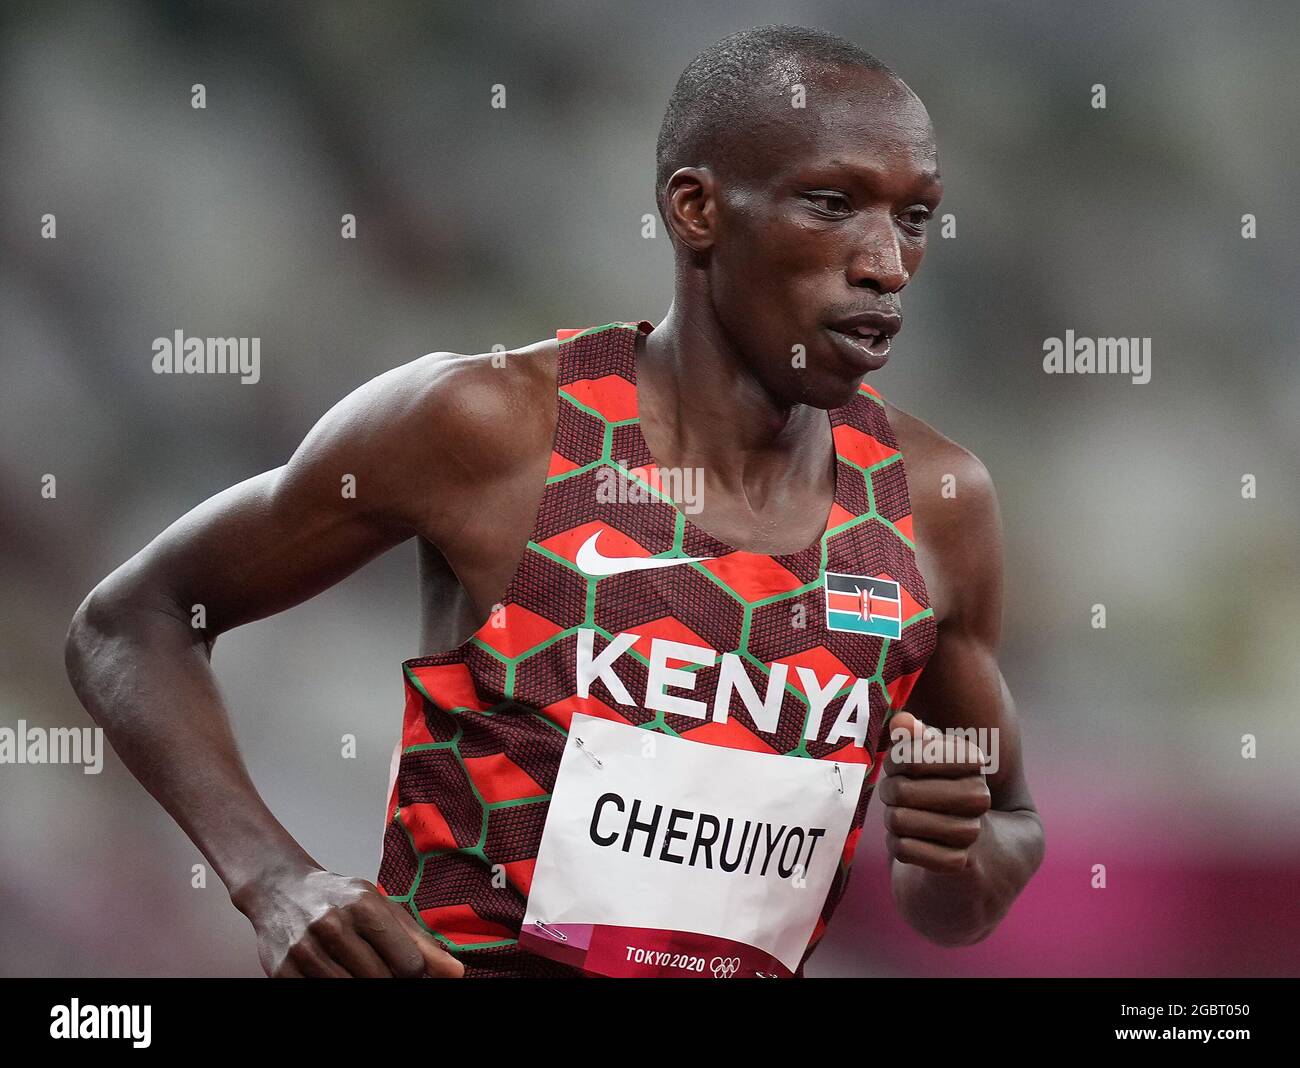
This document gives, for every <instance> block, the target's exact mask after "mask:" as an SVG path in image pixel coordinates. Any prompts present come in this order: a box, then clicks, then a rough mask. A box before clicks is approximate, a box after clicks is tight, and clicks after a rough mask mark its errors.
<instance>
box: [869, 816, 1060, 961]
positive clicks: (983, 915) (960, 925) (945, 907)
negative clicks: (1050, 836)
mask: <svg viewBox="0 0 1300 1068" xmlns="http://www.w3.org/2000/svg"><path fill="white" fill-rule="evenodd" d="M981 820H982V822H983V827H982V829H981V830H980V835H979V838H978V839H977V840H976V842H975V844H974V845H973V846H972V847H971V850H970V858H969V862H968V863H967V866H966V868H965V869H964V870H963V871H960V872H956V873H945V872H937V871H930V870H929V869H927V868H923V867H920V866H919V865H916V864H904V863H901V862H900V861H897V860H895V861H894V862H893V870H892V873H891V882H892V886H893V893H894V901H895V903H896V904H897V905H898V910H899V912H901V913H902V915H903V917H904V919H906V920H907V922H908V923H909V924H911V926H912V927H914V928H915V929H916V930H917V931H919V932H920V933H921V934H923V935H925V937H926V938H929V939H930V940H931V941H933V942H937V943H939V944H940V945H947V946H964V945H971V944H973V943H975V942H978V941H980V940H981V939H983V938H985V937H987V936H988V935H989V934H991V933H992V931H993V930H994V928H996V927H997V925H998V924H999V923H1000V922H1001V920H1002V917H1003V916H1005V915H1006V914H1007V911H1008V910H1009V909H1010V908H1011V905H1012V902H1014V901H1015V899H1016V897H1017V895H1018V894H1019V893H1020V891H1021V890H1023V889H1024V887H1025V884H1027V883H1028V882H1029V879H1030V877H1031V876H1032V875H1033V874H1034V872H1035V871H1037V870H1038V865H1039V864H1040V863H1041V862H1042V859H1043V848H1044V847H1043V828H1042V824H1041V823H1040V822H1039V820H1038V815H1037V813H1035V812H1032V811H1012V812H1000V811H998V810H996V809H995V810H993V811H990V812H986V813H985V814H984V815H983V816H982V817H981Z"/></svg>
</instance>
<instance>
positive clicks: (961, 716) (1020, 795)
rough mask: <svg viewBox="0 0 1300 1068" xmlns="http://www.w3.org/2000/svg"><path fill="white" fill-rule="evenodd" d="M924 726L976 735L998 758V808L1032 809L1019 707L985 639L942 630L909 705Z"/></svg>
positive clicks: (992, 778) (994, 776) (991, 781)
mask: <svg viewBox="0 0 1300 1068" xmlns="http://www.w3.org/2000/svg"><path fill="white" fill-rule="evenodd" d="M907 710H908V711H909V712H911V713H912V714H913V715H915V716H916V717H917V718H918V719H920V720H922V721H923V722H924V723H927V724H930V725H932V726H935V727H940V728H943V729H945V730H948V729H963V728H964V729H974V730H975V731H976V732H977V733H976V735H975V739H974V740H975V741H976V742H977V743H978V744H979V745H980V747H981V748H982V749H984V750H986V754H985V755H986V756H992V755H995V756H996V758H997V764H996V768H997V770H996V771H994V772H992V773H990V774H989V776H988V786H989V793H990V795H991V796H992V799H993V807H994V808H996V809H999V810H1002V811H1010V810H1012V809H1025V808H1029V809H1032V808H1033V807H1034V804H1033V799H1032V798H1031V797H1030V794H1029V787H1028V784H1027V783H1026V781H1025V773H1024V764H1023V761H1022V757H1021V746H1020V727H1019V723H1018V719H1017V715H1016V708H1015V702H1014V701H1013V700H1012V698H1011V692H1010V690H1008V688H1007V684H1006V680H1005V679H1003V677H1002V671H1001V669H1000V668H999V667H998V662H997V656H996V654H995V651H994V649H993V648H992V647H991V646H990V645H989V643H988V642H986V641H985V640H983V639H982V638H981V637H980V636H979V635H976V634H972V633H970V632H969V631H964V630H961V629H959V628H957V627H948V628H945V626H944V625H942V624H941V625H940V627H939V638H938V643H937V645H936V647H935V651H934V654H933V655H932V656H931V657H930V661H929V663H927V664H926V667H925V670H924V671H923V672H922V673H921V677H920V679H919V680H917V684H916V687H915V688H914V689H913V691H912V693H911V696H910V697H909V699H908V702H907Z"/></svg>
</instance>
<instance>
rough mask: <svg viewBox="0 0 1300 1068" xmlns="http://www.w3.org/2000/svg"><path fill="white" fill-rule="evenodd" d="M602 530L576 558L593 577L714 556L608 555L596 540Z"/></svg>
mask: <svg viewBox="0 0 1300 1068" xmlns="http://www.w3.org/2000/svg"><path fill="white" fill-rule="evenodd" d="M601 533H602V531H599V530H598V531H596V533H595V534H593V535H592V536H591V537H590V538H588V539H587V540H586V541H584V542H583V543H582V548H580V549H579V550H578V555H577V557H576V558H575V560H574V563H576V564H577V565H578V567H579V569H580V570H582V571H584V572H585V573H586V574H588V575H591V576H593V577H596V578H599V577H600V576H602V575H621V574H623V573H624V572H625V571H653V570H654V569H655V568H659V567H676V566H677V565H678V564H698V563H699V562H700V561H701V560H712V559H713V557H712V556H676V557H673V558H672V559H671V560H660V559H657V558H655V557H646V556H606V555H605V554H604V553H602V552H601V551H600V550H599V549H597V548H596V540H597V539H598V538H599V537H600V535H601Z"/></svg>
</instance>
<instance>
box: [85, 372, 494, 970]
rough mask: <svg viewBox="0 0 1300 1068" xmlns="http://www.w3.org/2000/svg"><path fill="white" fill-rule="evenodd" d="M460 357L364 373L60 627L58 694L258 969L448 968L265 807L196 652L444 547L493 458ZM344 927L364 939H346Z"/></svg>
mask: <svg viewBox="0 0 1300 1068" xmlns="http://www.w3.org/2000/svg"><path fill="white" fill-rule="evenodd" d="M476 360H477V358H474V357H450V356H446V355H445V354H442V355H434V356H428V357H424V358H422V359H421V360H417V361H414V362H413V363H411V364H408V365H406V366H405V367H401V368H397V369H395V370H394V371H391V372H389V373H387V374H385V375H382V376H380V377H379V378H377V379H375V380H373V381H371V382H369V383H367V384H366V385H365V386H363V387H361V388H360V389H358V390H357V391H356V392H355V393H353V394H351V395H350V396H349V397H347V398H346V399H345V400H343V401H342V402H340V403H339V404H338V405H337V406H335V408H333V409H332V410H331V411H330V412H329V413H327V414H326V415H325V416H324V417H323V418H322V419H321V420H320V422H319V423H318V424H317V425H316V426H315V427H314V428H313V429H312V431H311V432H310V433H309V434H308V436H307V438H306V439H305V440H304V441H303V443H302V445H301V446H300V447H299V448H298V449H297V451H296V452H295V453H294V455H293V457H292V458H291V459H290V460H289V462H288V463H287V464H286V465H285V466H284V467H281V468H279V469H277V470H274V471H268V472H266V473H264V474H261V475H258V476H256V477H254V478H251V479H249V480H248V481H246V482H243V483H240V484H239V485H237V486H234V487H232V488H231V489H228V490H226V491H225V492H223V493H220V494H218V495H217V496H215V497H213V498H211V499H210V500H208V501H206V502H204V503H203V504H201V505H199V506H198V507H197V508H195V509H194V510H193V511H191V512H190V513H188V514H187V515H185V516H184V517H183V518H181V519H180V520H178V521H177V522H176V523H174V524H172V525H171V526H170V527H168V528H167V530H165V531H164V532H163V533H162V534H160V535H159V536H158V537H157V538H155V539H154V541H152V542H151V543H150V544H149V545H148V546H147V547H145V548H144V549H143V550H142V551H141V552H139V553H138V554H137V555H136V556H134V557H133V558H132V559H130V560H129V561H127V562H126V563H125V564H123V565H122V566H121V567H119V568H118V569H117V570H116V571H114V572H113V573H112V574H111V575H109V576H108V577H107V578H106V579H104V580H103V581H102V582H101V583H100V584H99V585H98V586H96V587H95V589H94V590H93V591H92V592H91V594H90V595H89V596H88V597H87V598H86V600H85V602H84V603H83V604H82V605H81V607H80V608H79V609H78V610H77V613H76V615H75V617H74V618H73V621H72V624H71V627H70V629H69V633H68V640H67V646H66V659H67V666H68V674H69V677H70V679H71V680H72V683H73V686H74V688H75V689H76V691H77V694H78V696H79V697H80V698H81V700H82V702H83V704H84V705H85V706H86V708H87V710H88V711H89V713H90V715H91V716H92V718H93V719H94V720H95V721H96V723H98V724H99V725H100V726H101V727H103V729H104V732H105V734H106V735H107V736H108V738H109V740H110V742H111V743H112V744H113V747H114V749H115V750H116V751H117V753H118V755H119V756H120V757H121V759H122V760H123V762H124V763H125V764H126V766H127V767H128V768H129V769H130V771H131V772H132V773H133V774H134V775H135V776H136V778H137V779H138V780H139V781H140V782H141V784H142V785H143V786H144V787H145V788H146V789H147V790H148V791H149V793H150V794H152V795H153V796H154V797H155V798H156V799H157V800H158V801H159V802H160V803H161V804H162V805H163V806H164V808H166V810H167V811H168V812H169V813H170V814H171V816H172V817H173V818H174V819H175V820H176V822H177V823H178V824H179V825H180V826H181V828H182V829H183V830H184V831H185V832H186V834H188V835H189V837H190V839H191V840H192V841H193V842H194V844H195V845H196V846H197V847H198V849H199V850H200V851H201V852H202V853H203V855H204V856H205V857H206V858H207V859H208V861H209V862H210V863H211V865H212V867H213V869H214V870H215V871H216V872H217V874H218V875H219V876H220V878H221V879H222V880H223V882H224V883H225V884H226V886H227V888H228V889H229V891H230V893H231V899H232V901H233V902H234V904H235V905H236V907H237V908H239V909H240V910H241V911H243V912H244V913H245V914H246V915H248V916H249V918H250V919H251V920H252V921H253V923H254V926H255V928H257V929H258V934H259V952H260V954H261V957H262V963H263V966H264V968H266V970H267V971H268V972H269V973H273V974H358V973H365V974H386V973H388V972H391V973H393V974H415V973H418V972H419V971H422V970H425V967H426V966H427V969H428V970H429V971H430V972H431V973H435V972H440V973H442V974H451V973H454V972H458V971H459V965H457V964H455V962H453V961H451V960H450V958H447V957H446V955H445V954H442V953H441V951H440V950H439V949H438V948H437V947H436V946H435V945H434V944H433V941H432V939H428V938H427V936H423V935H421V932H419V930H418V928H417V927H416V925H415V924H414V922H413V920H411V917H410V916H409V915H407V916H405V918H404V919H403V917H402V916H401V915H399V913H400V912H401V910H400V909H397V908H396V906H391V905H389V903H387V902H386V901H384V899H382V898H381V897H380V896H379V895H378V894H377V893H375V890H374V887H373V886H371V885H370V884H368V883H364V882H363V881H361V880H344V879H342V878H341V877H339V876H333V875H330V874H329V873H324V872H323V871H322V869H321V866H320V865H319V864H317V863H316V861H315V860H314V859H313V858H312V857H311V856H309V855H308V854H307V853H306V851H305V850H304V849H303V848H302V847H301V846H300V845H299V844H298V843H297V842H296V841H295V840H294V839H293V837H292V836H291V835H290V834H289V832H288V831H287V830H286V829H285V828H284V827H283V826H282V825H281V824H280V823H279V822H278V821H277V820H276V818H275V817H274V815H273V814H272V813H271V812H270V811H269V809H268V808H267V806H266V805H265V803H264V802H263V800H262V798H261V797H260V796H259V794H258V792H257V790H256V788H255V787H254V785H253V783H252V781H251V779H250V778H249V775H248V772H247V770H246V768H245V766H244V763H243V760H242V759H241V758H240V755H239V752H238V748H237V746H236V743H235V739H234V736H233V734H232V732H231V728H230V721H229V717H228V715H227V712H226V709H225V707H224V705H223V702H222V699H221V695H220V692H219V690H218V687H217V682H216V679H215V677H214V675H213V671H212V667H211V663H210V659H211V654H212V648H213V645H214V643H215V642H216V640H217V637H218V635H220V634H221V633H223V632H224V631H227V630H230V629H231V628H233V627H236V626H239V625H241V624H244V623H248V622H250V621H252V620H256V619H261V618H263V617H265V616H268V615H271V614H273V613H275V612H280V611H283V610H284V609H286V608H289V607H291V606H293V605H295V604H298V603H300V602H301V601H304V600H306V599H308V598H310V597H312V596H314V595H315V594H317V593H319V592H320V591H321V590H323V589H325V588H327V587H329V586H331V585H333V584H334V583H336V582H338V581H339V580H341V579H342V578H344V577H345V576H346V575H348V574H349V573H351V572H352V571H354V570H356V569H357V568H358V567H360V566H361V565H363V564H364V563H366V562H367V561H369V560H370V559H372V558H374V557H375V556H377V555H378V554H380V553H382V552H384V551H385V550H387V549H389V548H391V547H392V546H395V545H397V544H399V543H400V542H402V541H404V540H405V539H407V538H409V537H411V536H413V535H415V534H417V533H420V534H423V535H425V536H427V537H429V538H430V540H433V541H435V542H436V543H438V544H439V545H440V546H441V547H443V548H444V550H446V548H447V547H452V548H453V549H454V546H455V545H456V541H457V536H458V532H459V531H460V529H461V528H462V527H463V526H464V525H465V523H466V522H467V521H468V519H467V514H466V512H465V510H464V508H463V502H464V501H465V500H466V499H467V495H469V494H470V493H471V492H474V493H477V494H479V495H480V499H487V500H490V499H491V494H492V492H493V488H494V485H495V480H496V478H497V476H498V475H500V474H501V471H500V470H499V469H498V468H499V467H500V465H503V464H508V463H509V460H510V451H509V448H508V447H506V448H502V447H501V446H498V447H497V449H496V451H494V452H491V453H487V452H481V451H480V450H476V449H475V447H474V442H475V440H476V436H481V435H482V434H483V433H486V432H495V431H496V429H497V427H496V426H494V425H493V424H494V423H495V422H497V420H498V419H499V415H500V413H499V412H497V411H496V410H495V409H496V407H497V406H498V399H497V397H496V395H495V394H494V392H493V390H494V387H495V386H496V385H497V382H495V381H493V380H492V378H491V373H490V371H488V369H487V368H485V367H484V364H483V362H482V361H478V362H475V361H476ZM485 372H487V373H485ZM496 377H497V379H504V377H505V376H504V374H503V373H501V372H497V375H496ZM493 463H495V464H497V465H498V468H491V467H490V465H491V464H493ZM346 476H351V478H352V479H353V480H354V481H355V495H354V496H352V495H345V494H344V493H343V488H344V479H345V477H346ZM458 502H459V503H460V504H461V506H462V508H461V510H460V511H457V510H456V509H455V507H454V505H455V504H456V503H458ZM200 613H201V615H200ZM202 617H205V618H202ZM196 618H197V619H200V621H201V622H202V624H203V625H201V626H195V625H194V622H195V620H196ZM385 906H386V907H387V908H385ZM389 909H391V912H389V911H388V910H389ZM349 923H355V924H356V925H359V926H360V927H363V928H364V929H365V939H368V943H367V944H366V945H359V944H357V943H356V941H355V940H352V941H349V939H348V938H347V937H346V936H347V934H348V932H347V930H345V927H346V925H347V924H349ZM312 925H314V926H312ZM308 928H310V930H311V932H314V934H311V933H309V934H306V935H305V934H303V930H306V929H308ZM402 932H405V933H406V934H407V935H408V936H409V937H407V938H405V939H403V938H401V937H399V936H400V935H401V934H402ZM332 947H334V948H337V949H338V952H336V953H334V952H332ZM372 951H373V952H372ZM381 957H382V961H381V960H380V959H379V958H381ZM341 958H342V959H341Z"/></svg>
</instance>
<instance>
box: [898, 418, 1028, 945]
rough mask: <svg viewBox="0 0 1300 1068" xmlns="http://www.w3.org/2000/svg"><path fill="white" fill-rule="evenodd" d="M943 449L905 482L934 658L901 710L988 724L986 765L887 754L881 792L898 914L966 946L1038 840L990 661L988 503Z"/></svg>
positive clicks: (994, 621)
mask: <svg viewBox="0 0 1300 1068" xmlns="http://www.w3.org/2000/svg"><path fill="white" fill-rule="evenodd" d="M944 445H945V446H946V448H943V449H936V450H935V451H934V453H933V454H932V459H929V460H927V461H926V462H924V463H922V464H918V469H919V470H920V471H921V472H923V477H922V478H921V479H919V480H918V482H917V485H916V486H915V488H914V489H913V497H914V501H913V504H914V510H915V512H916V519H917V539H918V542H919V543H920V542H925V543H926V544H927V546H928V549H927V555H928V557H929V559H930V560H931V561H932V563H931V566H930V570H931V573H933V574H934V575H935V582H934V584H935V585H936V586H937V587H938V590H937V591H935V592H937V594H938V596H937V597H936V603H941V610H942V612H943V615H942V617H941V622H940V624H939V629H938V645H937V647H936V650H935V653H934V655H933V657H932V658H931V660H930V662H929V664H928V665H927V667H926V669H925V671H924V672H923V673H922V676H921V679H920V681H919V682H918V683H917V686H916V689H915V690H914V691H913V693H912V695H911V698H910V700H909V701H908V705H907V710H908V712H910V713H912V714H913V715H914V716H915V717H916V718H917V719H919V720H921V721H922V722H923V723H924V724H926V725H928V726H933V727H938V728H941V729H951V728H976V729H978V728H989V729H990V730H991V731H994V732H995V736H996V739H997V754H996V755H997V760H998V764H997V771H996V772H995V773H993V774H989V775H983V776H982V775H980V774H978V773H977V772H974V765H969V766H967V767H965V768H962V767H960V766H957V767H948V768H946V769H936V768H933V767H929V768H927V767H926V766H925V765H920V766H915V767H911V768H909V767H907V766H906V765H904V766H902V767H899V766H897V765H894V764H893V762H892V761H891V762H890V764H889V765H888V766H887V771H889V772H890V773H891V774H889V775H888V776H887V778H886V779H885V781H884V782H883V783H882V786H881V794H882V799H883V800H884V802H885V805H886V806H887V808H886V816H885V822H886V830H887V843H888V846H889V850H890V853H891V856H892V857H893V858H894V859H893V862H892V873H891V874H892V885H893V893H894V900H895V902H896V903H897V905H898V908H899V911H900V912H901V913H902V915H903V916H904V917H905V918H906V919H907V921H908V923H909V924H911V925H912V926H913V927H914V928H915V929H916V930H917V931H919V932H920V933H922V934H924V935H925V936H926V937H928V938H930V939H931V940H933V941H935V942H938V943H941V944H944V945H969V944H971V943H974V942H978V941H979V940H981V939H983V938H984V937H986V936H987V935H988V934H990V933H991V932H992V931H993V930H994V928H995V927H996V926H997V924H998V923H999V922H1000V921H1001V919H1002V917H1003V916H1004V915H1006V913H1007V911H1008V910H1009V909H1010V907H1011V905H1012V902H1013V901H1014V900H1015V898H1016V896H1017V895H1018V894H1019V893H1020V891H1021V890H1022V889H1023V888H1024V886H1025V885H1026V883H1028V881H1029V879H1030V877H1031V876H1032V875H1033V873H1034V872H1035V871H1036V870H1037V868H1038V866H1039V864H1040V863H1041V862H1042V857H1043V849H1044V845H1043V831H1042V825H1041V823H1040V822H1039V819H1038V814H1037V811H1036V810H1035V808H1034V802H1033V798H1032V797H1031V796H1030V793H1029V788H1028V785H1027V784H1026V781H1025V774H1024V767H1023V763H1022V760H1021V751H1020V731H1019V727H1018V725H1017V722H1016V712H1015V706H1014V704H1013V702H1012V700H1011V694H1010V692H1009V691H1008V689H1007V685H1006V682H1005V681H1004V680H1003V678H1002V673H1001V671H1000V670H999V668H998V663H997V645H998V641H999V638H1000V633H1001V602H1002V532H1001V523H1000V519H999V515H998V507H997V498H996V495H995V493H994V490H993V485H992V481H991V480H990V478H989V476H988V472H987V471H986V470H985V468H984V466H983V465H982V464H980V462H979V461H978V460H976V459H975V458H974V457H973V456H971V455H970V454H969V453H965V452H964V450H960V449H958V448H957V447H956V446H953V445H951V443H948V442H944ZM944 473H951V474H953V475H954V476H955V478H956V483H955V484H956V489H957V495H956V497H952V498H943V497H941V496H940V494H939V492H938V487H939V485H940V483H939V479H940V478H941V476H942V474H944ZM904 722H906V720H905V718H904ZM892 726H894V724H893V723H891V727H892ZM988 748H991V746H990V747H988Z"/></svg>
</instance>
